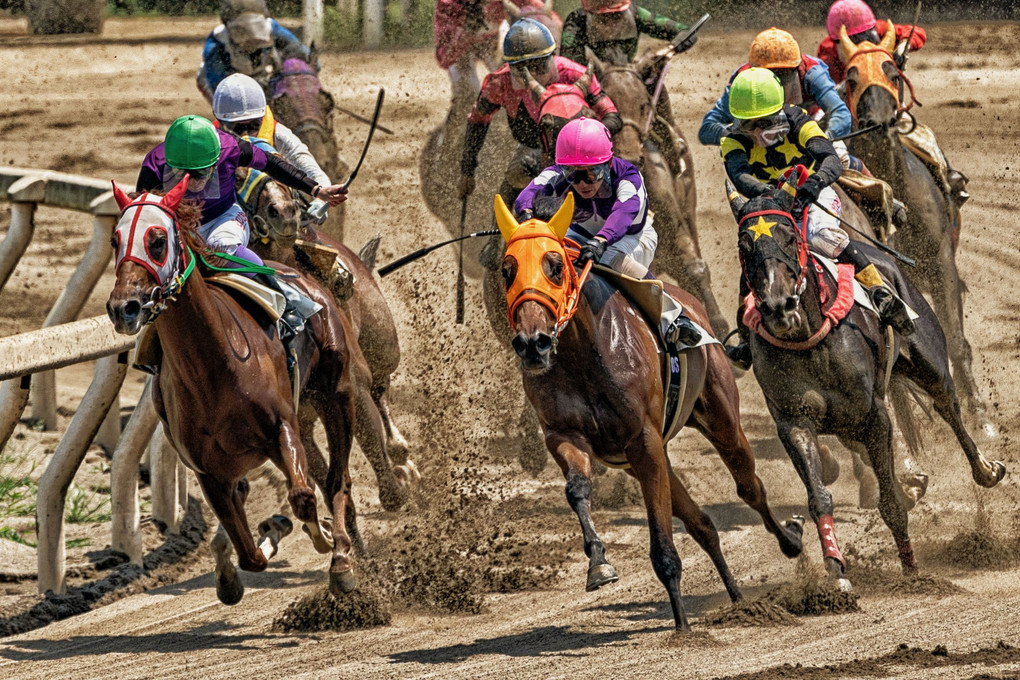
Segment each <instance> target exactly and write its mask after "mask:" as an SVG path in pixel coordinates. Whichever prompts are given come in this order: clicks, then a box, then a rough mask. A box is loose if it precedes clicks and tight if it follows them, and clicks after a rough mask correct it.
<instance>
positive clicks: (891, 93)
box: [840, 21, 913, 128]
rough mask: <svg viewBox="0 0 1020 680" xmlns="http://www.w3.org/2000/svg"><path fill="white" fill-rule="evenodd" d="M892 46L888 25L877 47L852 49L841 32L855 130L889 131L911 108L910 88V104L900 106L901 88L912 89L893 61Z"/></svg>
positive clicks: (893, 35)
mask: <svg viewBox="0 0 1020 680" xmlns="http://www.w3.org/2000/svg"><path fill="white" fill-rule="evenodd" d="M895 43H896V33H895V31H894V30H893V25H892V22H891V21H890V22H888V24H887V26H886V32H885V36H883V37H882V40H881V41H879V44H878V45H875V44H874V43H871V42H868V41H864V42H862V43H861V44H860V45H855V44H854V42H853V41H852V40H850V37H849V36H848V35H847V32H846V27H845V26H843V27H841V28H840V46H841V47H842V50H843V55H844V58H845V61H846V98H847V105H848V106H849V108H850V114H851V115H852V116H853V119H854V122H856V123H857V125H858V127H867V126H870V125H876V124H877V125H882V126H885V127H886V128H891V127H893V126H895V125H896V123H897V121H898V120H899V117H900V114H901V113H902V112H904V111H906V110H908V109H909V108H910V106H911V105H912V104H913V89H912V88H911V103H910V104H909V105H907V106H904V105H903V104H902V99H903V86H904V84H906V85H907V87H908V88H910V87H911V86H910V82H909V81H908V80H907V79H906V76H904V75H903V72H902V71H901V70H900V69H899V67H897V66H896V62H895V61H894V60H893V56H892V50H893V48H894V47H895Z"/></svg>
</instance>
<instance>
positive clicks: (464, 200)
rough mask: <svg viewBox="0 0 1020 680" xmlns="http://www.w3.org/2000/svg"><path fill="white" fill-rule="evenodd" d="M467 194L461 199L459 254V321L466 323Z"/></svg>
mask: <svg viewBox="0 0 1020 680" xmlns="http://www.w3.org/2000/svg"><path fill="white" fill-rule="evenodd" d="M466 217H467V196H465V197H464V198H462V199H461V201H460V236H461V239H460V253H459V254H458V255H457V323H464V220H465V218H466Z"/></svg>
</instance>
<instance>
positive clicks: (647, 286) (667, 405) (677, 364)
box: [592, 264, 719, 441]
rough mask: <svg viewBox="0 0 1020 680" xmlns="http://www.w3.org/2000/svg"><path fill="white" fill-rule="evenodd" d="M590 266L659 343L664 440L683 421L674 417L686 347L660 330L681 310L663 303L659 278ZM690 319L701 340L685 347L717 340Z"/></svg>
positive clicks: (682, 388) (684, 378)
mask: <svg viewBox="0 0 1020 680" xmlns="http://www.w3.org/2000/svg"><path fill="white" fill-rule="evenodd" d="M592 269H593V270H594V271H596V272H597V273H598V275H599V276H601V277H602V278H603V279H605V281H606V282H607V283H608V284H609V285H610V286H612V287H613V288H615V289H616V290H618V291H620V293H622V294H623V296H624V297H625V298H627V300H628V301H629V302H630V303H631V304H632V305H634V307H636V308H637V309H638V311H640V312H641V314H642V315H643V316H644V318H645V321H646V322H648V324H649V325H650V326H651V327H652V329H653V330H654V331H655V336H656V338H657V339H658V341H659V345H660V347H661V348H662V351H663V352H664V353H665V354H666V359H667V360H666V369H665V371H664V375H663V381H662V382H663V388H664V390H665V394H664V395H663V396H664V397H665V399H663V404H664V406H663V418H662V427H663V431H662V436H663V440H664V441H665V440H667V439H669V438H670V437H672V436H673V435H675V434H676V433H677V432H678V431H679V430H680V428H682V427H683V425H684V424H683V423H682V422H678V421H679V420H680V418H679V416H680V414H681V413H682V412H683V411H684V409H682V408H681V406H682V405H683V403H684V397H685V391H686V386H687V350H684V351H679V352H678V351H675V350H672V349H671V347H670V345H669V344H668V343H666V342H665V341H664V340H663V338H662V330H663V329H665V328H668V327H669V325H670V323H672V321H673V320H674V319H675V318H676V317H677V316H678V315H679V314H680V313H681V312H682V311H683V310H682V309H681V308H679V307H674V306H673V304H668V305H664V304H663V302H664V297H665V295H664V288H663V285H662V281H659V280H657V279H635V278H633V277H630V276H627V275H626V274H621V273H620V272H618V271H616V270H615V269H610V268H609V267H606V266H604V265H599V264H597V265H594V266H593V267H592ZM692 322H693V320H692ZM693 323H694V325H695V326H698V330H700V331H701V340H700V341H698V343H697V344H696V345H694V346H692V347H688V348H687V349H693V348H694V347H701V346H703V345H711V344H719V341H718V340H716V339H715V338H713V337H712V335H711V334H710V333H709V331H707V330H705V329H704V328H702V327H701V326H700V325H698V324H697V323H696V322H693Z"/></svg>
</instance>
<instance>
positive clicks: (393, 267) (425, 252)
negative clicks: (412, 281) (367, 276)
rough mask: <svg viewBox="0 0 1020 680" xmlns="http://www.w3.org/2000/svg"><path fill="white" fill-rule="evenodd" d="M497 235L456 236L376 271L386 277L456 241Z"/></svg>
mask: <svg viewBox="0 0 1020 680" xmlns="http://www.w3.org/2000/svg"><path fill="white" fill-rule="evenodd" d="M498 233H499V230H498V229H486V230H485V231H476V232H474V233H473V234H464V235H463V236H458V237H457V238H451V239H450V240H449V241H443V242H442V243H436V244H434V245H431V246H428V247H426V248H422V249H421V250H416V251H414V252H413V253H409V254H407V255H404V256H403V257H402V258H400V259H399V260H394V261H393V262H390V263H389V264H388V265H385V266H382V267H379V269H377V270H376V271H378V272H379V276H386V275H387V274H389V273H390V272H394V271H396V270H398V269H400V268H401V267H403V266H404V265H405V264H410V263H412V262H414V261H415V260H418V259H421V258H422V257H424V256H426V255H428V254H429V253H431V252H432V251H433V250H436V249H437V248H442V247H443V246H448V245H450V244H451V243H456V242H457V241H463V240H465V239H469V238H476V237H478V236H495V235H496V234H498Z"/></svg>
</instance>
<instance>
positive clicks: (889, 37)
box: [878, 19, 909, 53]
mask: <svg viewBox="0 0 1020 680" xmlns="http://www.w3.org/2000/svg"><path fill="white" fill-rule="evenodd" d="M878 46H879V47H881V48H882V49H883V50H885V51H886V52H890V53H891V52H892V51H893V49H894V48H895V47H896V27H895V26H893V22H892V20H891V19H886V22H885V35H883V36H882V40H880V41H879V43H878ZM908 49H909V47H908Z"/></svg>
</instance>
